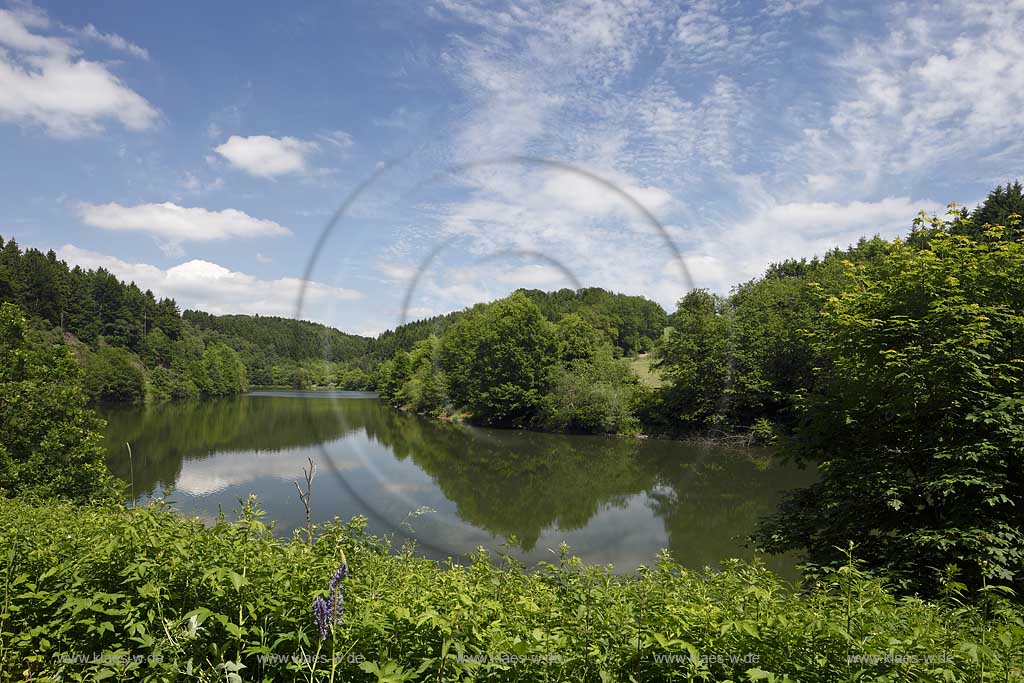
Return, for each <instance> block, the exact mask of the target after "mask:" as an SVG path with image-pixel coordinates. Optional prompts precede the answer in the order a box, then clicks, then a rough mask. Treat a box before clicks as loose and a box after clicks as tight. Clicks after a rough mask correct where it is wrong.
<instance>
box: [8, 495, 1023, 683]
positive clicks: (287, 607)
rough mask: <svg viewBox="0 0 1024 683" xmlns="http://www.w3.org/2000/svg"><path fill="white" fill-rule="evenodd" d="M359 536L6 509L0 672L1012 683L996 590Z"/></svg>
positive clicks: (1013, 635) (149, 515)
mask: <svg viewBox="0 0 1024 683" xmlns="http://www.w3.org/2000/svg"><path fill="white" fill-rule="evenodd" d="M364 524H365V520H362V519H356V520H353V521H352V522H350V523H348V524H342V523H340V522H337V521H336V522H334V523H331V524H329V525H327V526H325V527H323V528H320V529H318V530H317V531H318V534H317V539H316V542H315V543H314V544H313V545H308V544H307V543H305V542H304V541H303V540H301V539H298V538H296V539H293V540H290V541H288V540H280V539H277V538H275V537H274V536H272V534H271V533H270V530H269V529H268V527H267V526H266V525H265V524H264V523H263V521H262V519H261V513H260V511H259V510H258V508H257V507H256V506H255V504H254V503H253V501H252V500H250V501H249V502H247V503H246V504H245V506H244V507H243V509H242V511H241V514H240V516H239V521H238V522H235V523H227V522H225V521H224V520H223V519H221V520H218V521H217V522H216V523H215V524H214V525H212V526H210V527H205V526H204V525H203V524H201V523H199V522H198V521H195V520H186V519H184V518H182V517H181V516H179V515H177V514H175V513H172V512H169V511H166V510H161V509H158V508H156V507H147V508H139V509H134V510H124V509H105V508H82V507H71V506H66V505H61V504H53V505H48V506H46V507H34V506H32V505H29V504H26V503H24V502H19V501H0V556H2V557H6V558H7V561H6V567H5V568H4V580H3V584H4V603H3V612H2V616H0V642H3V644H4V645H3V649H2V650H0V671H2V672H4V674H7V675H14V676H19V677H28V678H32V679H34V680H42V679H46V680H49V679H53V678H58V677H60V678H64V679H66V680H93V679H101V680H102V679H103V678H111V679H113V680H141V681H159V680H168V679H189V680H209V681H213V680H224V679H225V678H226V677H227V678H230V677H229V676H227V672H235V673H237V675H238V676H239V677H244V680H252V681H310V680H313V681H317V680H332V679H333V680H344V681H378V682H379V681H412V680H424V681H426V680H431V681H438V680H441V681H454V680H467V679H472V680H484V681H510V682H511V681H523V682H525V681H537V680H559V681H565V680H572V681H584V682H594V683H596V682H598V681H600V682H602V683H603V682H604V681H613V680H616V681H625V680H635V681H652V682H654V681H658V682H661V681H693V680H723V681H724V680H733V681H758V680H776V681H783V680H791V681H796V680H800V681H806V682H808V683H816V682H821V683H825V682H827V683H832V682H833V681H854V680H873V681H894V682H895V681H905V680H983V677H984V679H987V680H1012V677H1013V676H1014V675H1016V674H1015V673H1014V671H1015V669H1014V667H1016V666H1018V664H1017V662H1019V658H1020V656H1021V655H1022V654H1024V638H1022V632H1024V631H1022V628H1024V624H1022V622H1021V615H1020V612H1019V611H1018V610H1016V609H1015V608H1013V607H1012V606H1010V605H1008V604H1006V603H1005V601H1003V600H1002V599H1000V598H999V597H998V596H997V595H995V594H993V595H990V596H989V597H988V598H987V599H986V603H985V605H984V606H981V607H977V608H974V607H966V606H964V605H963V604H962V603H960V602H959V600H958V593H957V586H956V585H955V584H950V585H949V586H948V590H947V592H946V594H945V596H944V597H943V598H942V599H940V600H939V601H937V602H924V601H921V600H918V599H913V598H905V599H898V598H896V597H894V596H893V595H892V593H890V592H889V591H888V590H887V589H886V587H885V585H884V583H883V582H882V581H880V580H879V579H877V578H874V577H872V576H871V575H869V574H867V573H865V572H864V571H863V570H862V569H861V568H859V567H858V566H857V564H856V563H854V562H852V561H848V562H847V564H846V565H844V566H843V567H842V568H840V569H838V570H835V571H832V570H827V571H824V572H822V573H821V574H819V575H817V576H816V577H814V579H813V580H812V581H811V582H810V583H809V584H808V586H807V587H806V589H805V590H804V591H803V592H802V593H800V594H798V593H795V592H794V591H792V590H791V589H790V588H789V587H787V586H786V585H785V584H783V583H781V582H780V581H779V580H778V579H777V578H776V577H774V576H773V575H772V574H771V573H770V572H767V571H766V570H765V569H764V568H763V567H762V566H761V565H759V564H757V563H755V564H749V565H748V564H742V563H738V562H727V563H725V565H724V566H723V568H722V570H721V571H718V572H708V573H705V574H701V573H697V572H691V571H688V570H686V569H683V568H681V567H680V566H678V565H676V564H674V563H673V562H672V561H671V560H669V559H668V558H667V557H665V556H662V557H660V558H659V559H658V561H657V563H656V564H655V565H654V566H651V567H647V568H642V569H641V570H640V571H638V572H637V573H636V574H635V575H625V576H622V575H615V574H612V573H610V571H609V570H608V569H607V568H602V567H583V566H582V565H581V563H580V562H579V560H578V559H575V558H572V557H571V556H569V555H568V553H567V550H566V549H565V548H563V550H562V554H561V557H560V558H559V559H558V561H557V562H556V563H552V564H545V565H542V566H541V567H540V568H539V569H538V570H537V571H525V570H524V568H523V567H521V566H520V565H519V564H517V563H516V562H514V561H513V560H510V559H509V558H506V557H504V556H500V557H499V558H498V561H497V563H496V562H495V561H494V560H493V559H491V558H490V557H488V556H487V555H486V554H484V553H483V552H482V551H481V552H480V553H479V554H478V555H476V556H475V557H473V558H471V561H470V562H469V564H468V565H466V566H459V565H452V566H449V567H447V568H442V567H439V566H438V565H437V564H435V563H433V562H430V561H428V560H424V559H420V558H417V557H415V556H414V555H413V554H412V552H411V548H408V547H406V548H403V549H402V550H401V551H400V552H398V553H397V554H393V553H391V552H389V551H388V544H387V543H386V542H382V541H381V540H380V539H375V538H373V537H370V536H367V535H366V534H365V532H364ZM342 550H343V551H344V554H345V556H347V559H348V565H349V574H348V578H347V579H346V580H345V612H344V616H343V620H342V623H341V624H339V625H336V626H334V627H333V628H332V629H330V630H329V632H328V638H327V639H326V640H324V641H321V640H320V633H319V631H318V629H317V626H316V624H314V621H313V618H312V614H311V604H312V602H313V600H314V598H315V597H316V596H317V595H321V594H323V592H324V586H325V584H326V583H327V580H328V579H329V578H330V577H331V575H332V574H333V573H334V572H335V570H336V568H337V566H338V562H339V559H340V556H341V551H342ZM94 654H95V655H98V658H97V659H96V660H95V661H93V660H92V659H91V658H92V656H93V655H94ZM851 655H852V656H853V658H851ZM76 656H78V657H83V656H84V657H87V658H89V659H88V660H87V661H84V662H82V661H75V659H74V658H75V657H76ZM513 657H514V658H515V660H514V661H513V660H512V658H513ZM732 658H735V659H734V660H733V659H732ZM232 680H234V679H232Z"/></svg>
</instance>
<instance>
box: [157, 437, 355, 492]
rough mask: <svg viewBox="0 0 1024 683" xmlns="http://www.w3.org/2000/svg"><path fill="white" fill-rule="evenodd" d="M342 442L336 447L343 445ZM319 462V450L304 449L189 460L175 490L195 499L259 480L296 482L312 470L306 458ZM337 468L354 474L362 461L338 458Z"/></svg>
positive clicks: (232, 454)
mask: <svg viewBox="0 0 1024 683" xmlns="http://www.w3.org/2000/svg"><path fill="white" fill-rule="evenodd" d="M343 441H345V439H339V440H338V441H336V442H334V444H332V445H337V444H340V443H341V442H343ZM307 457H311V458H313V462H314V463H315V462H316V461H317V459H318V458H319V457H320V452H319V451H318V450H316V449H310V448H302V449H294V450H287V451H277V452H274V453H268V452H259V451H241V452H229V453H217V454H215V455H212V456H210V457H208V458H206V459H204V460H189V461H188V462H186V463H185V464H184V466H183V467H182V469H181V474H180V475H179V476H178V481H177V483H176V484H175V489H176V490H177V491H180V492H182V493H187V494H189V495H192V496H207V495H210V494H212V493H217V492H219V491H223V490H225V489H227V488H230V487H232V486H242V485H244V484H248V483H251V482H253V481H256V480H258V479H282V480H285V481H293V480H297V479H301V478H302V470H303V468H308V467H309V464H308V463H307V462H306V458H307ZM334 464H335V467H336V468H337V469H338V470H340V471H342V472H346V473H348V472H354V471H355V470H358V469H360V468H361V467H362V466H361V465H360V464H359V463H358V462H353V461H348V460H340V459H335V463H334Z"/></svg>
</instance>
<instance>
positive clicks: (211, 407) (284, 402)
mask: <svg viewBox="0 0 1024 683" xmlns="http://www.w3.org/2000/svg"><path fill="white" fill-rule="evenodd" d="M345 403H346V407H345V409H344V410H339V409H338V407H337V404H336V403H335V402H334V401H332V400H331V399H320V398H313V399H298V398H277V397H262V396H260V397H250V396H237V397H228V398H217V399H206V400H203V401H181V402H175V403H163V404H159V405H146V406H131V407H124V406H119V407H115V408H109V409H107V410H105V411H104V413H103V417H104V418H105V419H106V420H107V429H106V433H105V443H106V446H107V465H108V467H110V470H111V471H112V472H113V473H114V474H116V475H117V476H119V477H120V478H121V479H123V480H125V481H128V480H129V479H130V467H129V463H128V454H127V451H126V449H125V445H124V444H125V442H128V443H130V444H131V445H132V456H133V458H134V461H135V462H134V472H135V492H136V494H137V495H148V494H151V493H153V491H154V490H155V489H156V487H157V486H158V485H159V486H162V487H164V488H167V487H169V486H172V485H173V484H174V482H175V481H177V479H178V476H179V475H180V474H181V466H182V462H183V461H184V460H201V459H203V458H206V457H209V456H210V455H212V454H214V453H224V452H237V451H257V452H268V451H270V452H272V451H280V450H284V449H288V448H297V447H302V446H313V445H316V444H318V443H321V442H324V441H329V440H333V439H337V438H340V437H341V436H344V435H345V434H349V433H352V432H355V431H358V430H361V429H362V427H363V425H364V424H366V422H367V419H366V415H367V413H372V412H375V411H376V412H379V411H380V410H381V407H380V406H379V404H378V402H377V401H373V400H363V399H350V400H347V401H346V402H345Z"/></svg>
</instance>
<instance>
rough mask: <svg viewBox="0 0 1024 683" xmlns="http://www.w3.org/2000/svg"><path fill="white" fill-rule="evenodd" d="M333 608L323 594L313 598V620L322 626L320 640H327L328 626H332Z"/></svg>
mask: <svg viewBox="0 0 1024 683" xmlns="http://www.w3.org/2000/svg"><path fill="white" fill-rule="evenodd" d="M330 612H331V608H330V607H328V606H327V601H326V600H324V598H323V596H322V595H318V596H316V597H315V598H313V621H314V622H316V625H317V626H318V627H320V640H327V628H328V626H330Z"/></svg>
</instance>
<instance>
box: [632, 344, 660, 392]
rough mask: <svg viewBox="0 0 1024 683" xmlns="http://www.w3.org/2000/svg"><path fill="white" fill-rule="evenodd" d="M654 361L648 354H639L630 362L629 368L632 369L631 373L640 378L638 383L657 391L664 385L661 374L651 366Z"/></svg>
mask: <svg viewBox="0 0 1024 683" xmlns="http://www.w3.org/2000/svg"><path fill="white" fill-rule="evenodd" d="M653 364H654V359H653V358H652V357H651V356H650V354H646V353H641V354H640V355H638V356H637V357H636V358H634V359H633V360H632V361H630V367H632V368H633V372H634V373H636V376H637V377H639V378H640V383H641V384H643V385H644V386H646V387H651V388H652V389H657V388H659V387H661V386H662V385H664V381H663V380H662V378H661V373H659V372H658V371H657V370H655V369H654V368H653V367H652V365H653Z"/></svg>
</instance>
